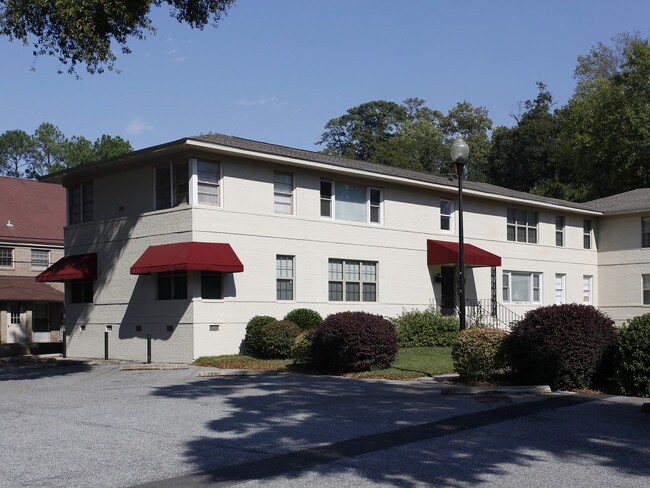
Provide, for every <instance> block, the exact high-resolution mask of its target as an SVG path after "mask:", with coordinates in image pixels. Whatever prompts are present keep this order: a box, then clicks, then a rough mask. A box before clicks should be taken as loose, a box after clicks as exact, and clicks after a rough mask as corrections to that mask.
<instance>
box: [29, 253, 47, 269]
mask: <svg viewBox="0 0 650 488" xmlns="http://www.w3.org/2000/svg"><path fill="white" fill-rule="evenodd" d="M49 265H50V251H47V250H43V249H32V269H47V267H48V266H49Z"/></svg>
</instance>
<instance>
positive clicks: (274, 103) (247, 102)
mask: <svg viewBox="0 0 650 488" xmlns="http://www.w3.org/2000/svg"><path fill="white" fill-rule="evenodd" d="M286 104H287V102H283V101H282V100H280V99H279V98H277V97H268V98H258V99H257V100H251V99H248V98H244V99H242V100H238V101H237V105H240V106H242V107H254V106H258V105H260V106H266V107H270V108H279V107H282V106H283V105H286Z"/></svg>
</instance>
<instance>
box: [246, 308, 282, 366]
mask: <svg viewBox="0 0 650 488" xmlns="http://www.w3.org/2000/svg"><path fill="white" fill-rule="evenodd" d="M277 320H278V319H276V318H275V317H271V316H269V315H256V316H255V317H253V318H252V319H250V320H249V321H248V324H246V336H245V337H244V352H245V353H246V354H248V355H249V356H253V357H258V356H260V355H261V354H262V347H261V342H260V331H261V330H262V327H264V326H265V325H267V324H270V323H271V322H275V321H277Z"/></svg>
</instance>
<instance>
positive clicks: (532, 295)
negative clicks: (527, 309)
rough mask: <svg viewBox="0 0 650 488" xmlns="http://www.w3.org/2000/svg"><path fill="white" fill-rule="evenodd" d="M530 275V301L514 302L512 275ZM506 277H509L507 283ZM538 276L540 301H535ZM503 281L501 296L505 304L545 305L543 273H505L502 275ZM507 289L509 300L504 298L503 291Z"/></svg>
mask: <svg viewBox="0 0 650 488" xmlns="http://www.w3.org/2000/svg"><path fill="white" fill-rule="evenodd" d="M513 274H515V275H528V276H529V278H530V279H529V282H528V285H529V288H528V291H529V292H530V300H526V301H523V300H516V301H515V300H512V275H513ZM506 276H507V281H506ZM535 276H538V277H539V299H538V300H535V288H534V277H535ZM501 277H502V278H501V279H502V280H503V283H502V285H501V288H502V293H501V296H502V298H503V302H504V303H513V304H539V303H543V301H544V297H543V290H544V286H543V273H540V272H537V271H504V272H503V273H502V274H501ZM504 289H507V290H508V296H507V298H506V297H504V296H503V290H504Z"/></svg>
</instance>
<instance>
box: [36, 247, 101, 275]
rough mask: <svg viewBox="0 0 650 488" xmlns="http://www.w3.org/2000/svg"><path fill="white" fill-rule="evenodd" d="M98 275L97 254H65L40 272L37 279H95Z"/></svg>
mask: <svg viewBox="0 0 650 488" xmlns="http://www.w3.org/2000/svg"><path fill="white" fill-rule="evenodd" d="M96 277H97V254H96V253H90V254H77V255H74V256H65V257H63V258H61V259H59V260H58V261H57V262H56V263H54V264H53V265H52V266H50V267H49V268H47V269H46V270H45V271H43V272H42V273H41V274H39V275H38V276H37V277H36V278H35V280H36V281H39V282H44V281H70V280H94V279H95V278H96Z"/></svg>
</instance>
